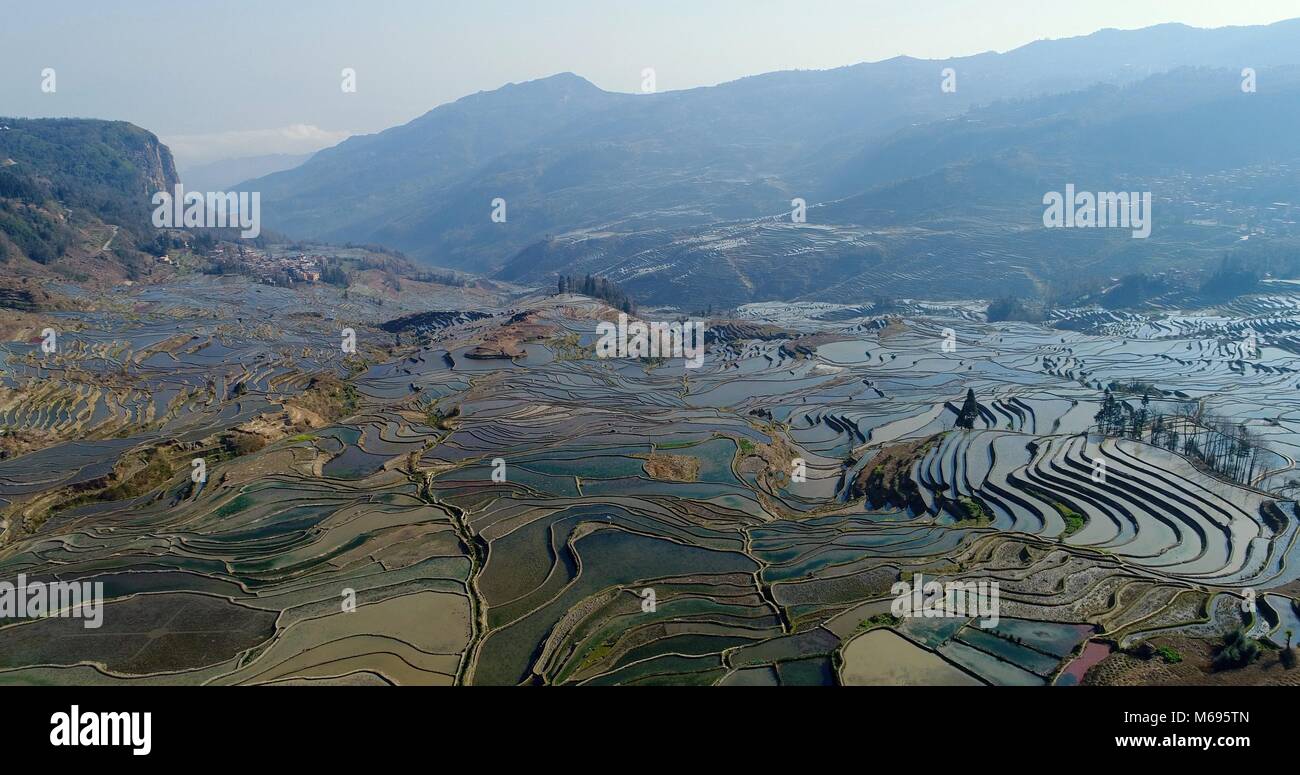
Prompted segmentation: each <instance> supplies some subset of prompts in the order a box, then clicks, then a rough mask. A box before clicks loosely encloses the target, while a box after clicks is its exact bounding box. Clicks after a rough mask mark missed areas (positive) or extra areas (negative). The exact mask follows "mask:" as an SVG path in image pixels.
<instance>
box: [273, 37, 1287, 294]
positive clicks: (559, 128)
mask: <svg viewBox="0 0 1300 775" xmlns="http://www.w3.org/2000/svg"><path fill="white" fill-rule="evenodd" d="M1246 63H1248V64H1249V65H1250V66H1252V67H1255V68H1257V69H1258V70H1260V71H1261V72H1264V71H1265V70H1267V69H1269V68H1276V67H1279V66H1283V65H1300V20H1296V21H1288V22H1281V23H1278V24H1274V25H1270V26H1267V27H1240V28H1224V29H1215V30H1201V29H1194V28H1190V27H1185V26H1182V25H1162V26H1158V27H1152V28H1148V29H1144V30H1135V31H1119V30H1104V31H1101V32H1098V33H1096V34H1094V35H1089V36H1086V37H1080V38H1072V39H1067V40H1053V41H1042V42H1039V43H1034V44H1031V45H1028V46H1024V47H1022V48H1019V49H1016V50H1014V51H1010V52H1007V53H1004V54H996V53H986V54H979V55H976V56H970V57H961V58H955V59H949V60H918V59H912V58H907V57H899V58H895V59H890V60H887V61H883V62H876V63H869V64H860V65H854V66H851V67H844V68H839V69H836V70H828V71H797V72H780V73H770V74H767V75H761V76H755V77H752V78H745V79H741V80H738V81H734V82H731V83H726V84H722V85H720V86H716V87H710V88H700V89H690V90H686V91H679V92H665V93H660V94H653V95H628V94H615V93H610V92H605V91H602V90H600V89H598V88H597V87H595V86H593V85H592V84H590V83H588V82H587V81H585V80H583V79H582V78H580V77H578V76H575V75H572V74H562V75H557V76H553V77H551V78H546V79H542V80H539V81H532V82H529V83H523V84H511V85H509V86H506V87H504V88H502V89H498V90H496V91H493V92H485V93H480V94H476V95H473V96H470V97H466V98H464V99H462V100H459V101H457V102H454V103H451V104H448V105H443V106H441V107H438V108H435V109H434V110H432V111H430V112H429V113H427V114H425V115H424V116H421V117H420V118H417V119H415V120H414V121H412V122H410V123H409V124H406V125H404V126H400V127H395V128H393V129H389V130H387V131H385V132H381V133H379V134H376V135H368V136H361V137H354V138H350V139H349V140H347V141H345V142H343V143H341V144H339V145H338V146H336V147H334V148H330V149H327V150H324V151H321V152H320V153H318V154H317V155H316V156H315V157H313V158H312V159H311V160H310V161H308V162H307V163H305V164H303V165H302V166H301V167H298V168H296V169H294V170H290V171H287V172H281V173H277V174H274V175H270V176H267V177H264V178H261V179H259V180H255V181H250V182H249V183H248V186H249V187H250V188H255V189H258V190H260V191H262V192H263V196H264V198H263V204H264V212H265V216H266V220H267V225H268V227H269V228H273V229H275V230H277V231H281V232H284V233H287V234H290V235H293V236H301V237H313V238H325V239H331V240H335V241H356V242H366V243H380V244H386V245H390V246H392V247H395V248H399V249H401V250H403V251H405V252H407V253H408V254H410V255H412V256H414V257H416V258H420V259H425V260H429V261H432V262H433V263H436V264H440V265H450V266H456V267H459V268H463V269H467V270H470V271H477V272H487V271H492V270H494V269H498V268H501V267H503V266H504V265H505V264H506V263H507V262H511V260H512V259H513V258H514V256H516V255H517V254H518V253H519V251H521V250H524V249H526V248H527V247H528V246H529V245H532V244H534V243H536V242H538V241H539V240H543V239H545V238H546V237H547V236H548V235H549V236H555V235H559V234H563V233H566V232H572V231H576V230H584V229H593V230H598V231H601V232H616V233H620V234H628V233H638V232H641V231H644V230H656V229H668V230H673V229H690V228H698V227H705V226H708V225H710V224H716V223H719V222H728V221H734V220H737V219H749V218H757V217H762V216H765V215H772V214H775V213H780V212H782V211H785V210H788V208H789V206H790V201H791V199H793V198H795V197H801V198H805V199H806V200H807V201H808V202H809V203H810V204H815V203H817V202H824V201H830V200H837V199H842V198H845V197H851V196H854V195H857V194H861V193H865V192H868V191H870V190H872V189H873V188H875V187H878V186H880V185H883V184H886V183H889V182H894V181H898V180H902V179H906V178H908V177H914V176H919V175H923V174H926V173H931V172H935V171H936V170H938V169H939V168H941V167H942V166H944V165H945V164H952V163H958V162H960V161H962V160H963V159H969V158H975V157H978V156H979V155H980V153H977V152H976V151H979V150H980V149H979V148H978V145H979V143H980V142H981V141H983V140H987V145H988V149H994V148H1007V147H1014V146H1016V145H1018V143H1019V141H1018V139H1017V138H1016V137H1014V136H1013V135H1014V130H1015V128H1016V127H1015V125H1014V124H1012V125H1011V127H1010V131H1003V132H1001V133H1000V134H997V135H996V136H995V135H988V136H987V137H985V136H983V135H981V134H980V133H979V132H978V131H975V130H972V131H970V132H963V133H961V135H962V137H961V139H960V141H956V142H957V144H956V145H954V146H952V147H946V148H940V149H939V150H940V151H942V153H938V154H932V153H931V148H930V147H929V146H927V145H926V144H927V143H932V142H934V141H935V139H936V137H937V138H939V139H944V138H946V137H947V132H948V131H949V129H955V128H960V126H961V124H960V119H959V118H958V117H962V116H964V115H966V114H967V112H968V111H970V110H971V109H972V108H977V107H980V106H996V105H998V104H999V103H1003V104H1006V103H1008V102H1010V101H1017V100H1026V99H1035V98H1039V97H1042V96H1044V95H1064V94H1070V93H1075V92H1080V91H1085V92H1086V91H1087V90H1089V89H1093V88H1094V87H1098V85H1103V86H1104V87H1105V88H1109V89H1111V90H1112V91H1113V92H1115V93H1116V94H1119V95H1120V98H1121V99H1130V98H1135V97H1136V96H1138V95H1135V94H1126V93H1125V92H1123V91H1116V90H1119V89H1121V87H1126V86H1128V85H1131V84H1135V83H1139V82H1142V81H1144V80H1145V79H1148V78H1150V77H1151V76H1153V75H1158V74H1161V73H1167V72H1171V71H1174V70H1177V69H1179V68H1187V67H1205V68H1216V69H1218V70H1219V71H1220V72H1222V73H1239V71H1240V68H1241V67H1242V66H1243V65H1244V64H1246ZM947 67H951V68H953V69H954V70H955V71H956V78H957V90H956V92H954V93H945V92H943V91H942V90H941V89H940V84H941V80H942V78H941V72H942V71H943V69H944V68H947ZM1224 77H1226V76H1224ZM1228 86H1229V87H1233V88H1235V87H1234V86H1233V84H1231V83H1229V84H1228ZM1152 88H1153V89H1156V90H1157V91H1159V87H1158V86H1157V87H1152ZM1261 93H1262V92H1261ZM1238 96H1240V94H1239V92H1238ZM1160 97H1161V98H1162V99H1169V98H1172V99H1174V102H1175V103H1178V102H1179V101H1180V100H1179V99H1178V98H1177V96H1176V95H1173V93H1172V92H1171V91H1169V90H1165V91H1163V92H1161V94H1160ZM1070 99H1073V98H1070ZM1058 107H1059V109H1061V110H1068V109H1069V108H1070V100H1069V99H1066V100H1064V101H1062V102H1061V103H1059V105H1058ZM1152 108H1153V109H1154V110H1155V111H1158V110H1161V109H1162V108H1160V106H1158V105H1152ZM990 115H993V114H990ZM945 119H952V122H947V121H944V120H945ZM1041 120H1042V121H1043V122H1044V123H1049V122H1050V119H1049V118H1046V117H1042V118H1041ZM936 122H938V123H936ZM922 125H926V126H929V127H930V128H931V133H932V134H931V135H930V136H927V137H919V136H911V137H910V142H911V143H912V144H911V145H910V146H907V148H906V150H907V152H908V156H907V158H904V159H894V158H892V157H888V158H884V157H882V156H881V153H880V151H881V149H882V148H884V147H886V146H887V145H888V144H889V143H891V142H897V141H899V138H900V136H902V137H903V138H904V139H907V133H908V132H910V131H911V130H912V129H914V128H915V127H917V126H922ZM1085 139H1086V138H1085ZM1102 139H1103V140H1104V139H1105V138H1102ZM1111 139H1114V140H1117V141H1118V140H1122V139H1123V138H1122V136H1121V135H1119V134H1115V133H1112V137H1111ZM1150 139H1151V143H1149V145H1152V146H1154V147H1156V148H1157V150H1162V151H1167V152H1168V153H1178V152H1181V151H1183V150H1189V148H1177V147H1167V146H1164V145H1162V144H1160V137H1159V135H1154V136H1152V137H1151V138H1150ZM1039 140H1040V142H1039V148H1041V149H1043V150H1047V149H1048V148H1049V146H1050V141H1049V140H1048V136H1047V135H1046V134H1040V137H1039ZM1099 142H1100V140H1099ZM898 147H899V148H902V147H903V146H898ZM988 149H985V150H988ZM1031 150H1032V149H1031ZM497 197H501V198H503V199H504V200H506V203H507V221H506V222H505V223H494V222H492V221H491V219H490V217H489V216H490V213H491V202H492V200H493V199H494V198H497ZM510 273H511V274H515V272H514V271H513V270H511V272H510Z"/></svg>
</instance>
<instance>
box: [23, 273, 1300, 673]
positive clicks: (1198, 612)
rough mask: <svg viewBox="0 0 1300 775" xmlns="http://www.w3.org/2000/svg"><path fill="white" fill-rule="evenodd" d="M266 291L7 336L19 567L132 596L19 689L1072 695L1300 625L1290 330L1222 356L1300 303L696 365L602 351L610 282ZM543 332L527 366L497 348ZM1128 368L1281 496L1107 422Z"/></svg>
mask: <svg viewBox="0 0 1300 775" xmlns="http://www.w3.org/2000/svg"><path fill="white" fill-rule="evenodd" d="M259 293H262V291H260V290H258V289H257V288H255V287H240V286H235V285H213V286H211V287H209V286H202V287H195V288H187V289H184V290H183V292H181V291H175V292H172V293H166V292H163V291H159V290H157V289H151V290H148V291H141V292H136V293H135V294H134V295H132V296H131V297H130V298H128V299H126V300H125V301H124V302H123V304H122V305H119V306H118V307H115V308H113V311H105V312H101V313H94V314H90V313H77V314H72V313H67V314H66V315H65V316H64V317H62V318H60V319H57V320H54V321H53V324H54V325H56V326H57V327H58V328H59V330H61V331H63V332H64V334H63V338H62V341H63V345H62V346H61V349H60V351H59V352H58V353H57V354H46V353H42V352H41V351H40V349H39V346H38V344H37V343H32V342H16V343H7V344H4V345H3V346H0V351H2V354H3V358H4V362H3V370H2V371H0V385H2V386H3V389H0V422H3V426H4V430H5V434H6V436H7V437H9V438H10V439H12V440H13V447H12V449H11V450H10V451H9V454H8V455H7V457H6V458H5V459H3V460H0V507H3V517H4V520H5V522H4V525H5V527H4V528H3V533H2V534H0V535H2V536H3V544H2V545H0V578H3V579H12V578H14V577H16V576H18V575H19V574H26V575H27V576H28V577H29V579H32V580H42V581H48V580H54V579H58V580H64V581H70V580H78V581H97V582H102V583H103V584H104V590H105V595H106V598H107V603H106V606H105V610H104V617H103V622H104V623H103V627H102V628H99V629H85V628H84V627H83V626H82V622H81V621H80V620H78V619H75V618H37V619H29V620H21V621H13V622H9V621H4V620H0V682H3V683H10V684H16V683H118V682H126V683H164V684H171V683H207V684H255V683H287V682H292V683H301V682H338V683H392V684H399V683H400V684H405V683H412V684H453V683H462V684H510V685H513V684H592V685H600V684H640V685H644V684H666V683H668V684H721V685H741V684H759V685H764V684H766V685H771V684H838V683H842V684H880V683H909V684H913V683H915V684H923V683H954V684H1048V683H1058V684H1069V683H1078V682H1080V681H1081V680H1083V674H1084V673H1085V672H1086V669H1087V666H1090V665H1092V664H1095V663H1096V662H1097V661H1099V660H1100V659H1101V658H1103V657H1104V656H1105V654H1106V653H1108V650H1109V649H1111V648H1128V647H1130V646H1131V645H1133V644H1135V643H1138V642H1141V641H1143V640H1145V639H1148V638H1151V637H1154V636H1156V635H1160V634H1169V633H1178V634H1182V635H1186V636H1188V637H1215V636H1218V635H1222V634H1223V633H1225V632H1227V631H1229V630H1231V629H1234V628H1236V627H1238V626H1246V627H1252V628H1257V629H1259V630H1260V632H1261V635H1262V636H1266V637H1270V638H1271V639H1273V640H1274V641H1277V640H1278V639H1281V640H1285V632H1286V630H1287V629H1289V628H1291V627H1292V625H1294V624H1296V622H1297V617H1296V611H1295V605H1294V600H1295V599H1296V597H1297V593H1298V592H1300V556H1298V554H1297V552H1300V549H1297V545H1296V526H1297V518H1296V511H1295V502H1294V497H1295V495H1296V491H1297V486H1300V482H1295V477H1296V476H1297V475H1296V474H1295V472H1294V471H1293V468H1294V463H1293V461H1294V460H1295V459H1296V456H1297V453H1298V452H1300V414H1297V410H1300V400H1297V398H1293V397H1300V358H1297V357H1296V356H1293V355H1292V354H1291V352H1290V348H1289V347H1288V346H1287V345H1286V342H1285V341H1281V340H1286V339H1287V337H1288V336H1289V335H1287V334H1286V333H1285V332H1286V331H1288V330H1289V329H1288V328H1287V327H1286V326H1285V325H1282V323H1280V322H1278V323H1277V324H1276V326H1275V327H1274V328H1272V329H1270V328H1268V327H1267V326H1262V325H1261V326H1260V327H1259V328H1258V329H1256V330H1258V331H1260V332H1261V336H1262V337H1263V345H1264V346H1263V347H1262V349H1261V351H1260V352H1259V353H1258V354H1257V357H1255V358H1245V357H1243V354H1242V353H1241V352H1239V351H1237V350H1235V349H1234V348H1232V347H1229V346H1227V345H1225V342H1226V341H1227V340H1228V339H1229V338H1231V336H1233V335H1234V334H1236V333H1239V332H1240V331H1241V330H1242V328H1241V325H1244V324H1242V321H1243V320H1245V319H1249V320H1254V321H1258V320H1260V319H1262V317H1267V318H1268V319H1270V320H1276V321H1282V320H1284V319H1285V320H1287V321H1292V320H1296V319H1300V305H1295V306H1286V305H1284V304H1282V302H1280V301H1277V300H1275V299H1273V298H1272V297H1263V298H1260V299H1258V300H1256V301H1255V302H1253V303H1254V304H1255V305H1256V306H1247V307H1239V308H1233V309H1228V310H1216V311H1212V314H1211V313H1210V312H1207V313H1204V314H1201V313H1187V314H1182V315H1169V316H1166V317H1163V318H1160V319H1138V318H1136V317H1119V316H1107V315H1104V314H1103V313H1098V312H1092V313H1088V314H1086V315H1085V314H1083V313H1080V314H1078V315H1076V316H1074V318H1072V321H1073V322H1072V324H1071V326H1070V327H1071V328H1072V329H1073V330H1065V329H1061V328H1048V327H1042V326H1035V325H1029V324H1023V323H1005V324H988V323H986V322H983V319H982V316H981V314H980V311H979V310H980V307H979V305H977V304H966V303H946V304H927V303H924V302H905V303H904V304H903V307H902V313H901V315H900V316H898V317H894V318H884V317H881V316H876V315H873V314H872V309H871V305H870V304H863V305H860V306H845V305H827V304H813V303H809V304H799V303H793V304H774V303H767V304H761V305H752V306H750V307H746V308H742V309H741V310H740V313H739V315H738V316H737V321H739V322H745V323H753V324H762V325H765V326H769V327H770V328H769V333H770V335H764V336H762V337H757V336H753V335H746V334H745V333H744V332H745V331H746V330H749V329H745V328H743V327H742V326H739V325H733V326H732V327H731V328H730V329H727V330H729V331H730V332H731V333H728V334H726V335H725V336H724V335H721V334H720V335H719V336H718V337H716V338H715V339H714V340H713V344H712V345H711V347H710V348H709V351H708V353H707V357H706V358H705V362H704V365H703V367H702V368H700V369H689V370H688V369H685V368H684V367H683V365H682V362H681V361H680V360H677V361H674V360H672V359H669V360H667V361H665V362H643V361H636V360H628V359H621V360H620V359H601V358H597V357H595V353H594V350H593V348H592V345H593V343H594V342H595V340H596V324H597V322H598V320H599V319H600V318H601V317H602V316H605V317H608V316H609V315H610V314H611V311H610V310H608V309H607V308H604V307H603V305H601V304H599V303H598V302H595V301H592V300H590V299H586V298H584V297H579V296H573V295H567V296H560V297H557V296H542V295H537V296H532V297H526V298H522V299H515V300H513V301H512V302H509V303H507V302H506V301H504V300H502V301H501V303H500V304H499V305H498V306H496V307H493V308H476V309H475V310H474V311H475V313H476V314H462V315H448V316H446V320H445V322H446V325H444V326H442V327H440V328H435V329H434V330H432V331H428V330H425V331H421V332H420V335H419V336H407V337H405V338H403V337H402V336H401V335H400V334H396V335H395V334H394V333H392V332H390V331H387V330H384V329H381V328H380V327H379V326H380V324H382V323H383V322H385V321H387V320H390V319H391V318H393V317H395V316H396V315H397V314H400V313H401V312H403V311H409V309H398V308H395V307H394V306H393V305H392V304H389V305H387V306H386V307H385V308H383V309H379V308H377V307H376V306H375V305H371V304H366V303H358V302H357V301H356V300H352V301H348V300H346V299H344V298H342V297H340V296H338V295H329V294H328V293H323V292H322V293H321V294H320V295H319V296H318V297H317V298H314V299H313V300H312V303H311V304H310V305H304V303H303V301H302V300H301V299H297V300H292V303H286V302H288V301H291V300H288V299H285V298H281V297H279V296H278V294H283V293H295V292H289V291H274V290H273V289H269V288H268V289H266V290H265V293H267V294H275V295H276V296H275V297H274V298H268V299H261V300H259V299H257V298H256V297H257V295H258V294H259ZM296 293H301V292H296ZM438 301H441V302H445V304H444V305H443V308H444V309H448V310H450V309H464V308H465V305H464V304H458V302H464V299H458V298H455V297H454V294H451V293H450V292H449V297H448V298H447V299H445V300H438ZM425 303H426V304H427V303H429V302H428V300H425ZM124 309H126V310H127V311H123V310H124ZM304 309H310V310H311V311H312V312H313V313H314V314H302V312H303V310H304ZM525 311H526V312H528V313H529V317H528V318H527V320H528V322H527V325H528V326H529V327H530V328H529V329H528V331H529V333H528V334H527V336H524V337H523V340H522V346H523V349H524V353H525V354H524V355H522V356H519V357H514V358H505V357H498V358H490V357H489V358H485V357H482V355H481V351H477V350H476V349H475V348H478V347H480V346H481V345H483V344H484V342H487V341H498V340H497V339H494V338H493V337H499V336H502V335H503V333H502V332H509V331H512V330H514V329H512V328H511V326H518V325H520V323H519V320H520V317H519V313H521V312H525ZM478 313H481V314H478ZM642 314H643V316H644V317H647V318H648V319H654V318H653V315H654V313H653V312H643V313H642ZM665 314H668V313H665ZM439 319H440V320H442V318H439ZM1287 325H1290V323H1289V322H1288V323H1287ZM344 326H352V327H355V328H356V330H357V332H358V352H357V353H355V354H350V353H343V352H341V350H340V348H339V344H338V341H339V334H338V332H339V329H340V328H342V327H344ZM390 328H391V326H390ZM945 329H949V330H950V331H951V333H952V336H951V337H949V336H948V335H947V334H946V333H945ZM715 330H717V331H723V327H722V326H721V325H719V326H717V327H715ZM1270 331H1272V332H1275V333H1277V334H1278V336H1279V337H1281V340H1279V341H1272V340H1270V339H1269V338H1268V337H1269V336H1272V335H1273V334H1272V333H1268V332H1270ZM736 332H740V333H736ZM751 333H752V332H751ZM814 337H815V338H814ZM800 340H803V341H802V342H800ZM945 342H953V343H955V344H953V345H952V346H945ZM1134 382H1138V383H1147V384H1151V385H1154V386H1156V387H1158V388H1159V390H1160V391H1161V392H1160V393H1159V394H1158V395H1157V397H1156V398H1155V399H1154V401H1153V402H1152V403H1153V404H1155V405H1156V406H1160V405H1163V404H1169V405H1173V404H1177V403H1180V402H1181V403H1186V402H1196V401H1199V402H1201V404H1202V405H1203V406H1205V407H1208V408H1212V409H1213V410H1214V411H1215V412H1216V413H1217V414H1219V415H1221V416H1224V417H1228V418H1231V419H1232V420H1233V421H1234V422H1236V423H1241V424H1245V425H1247V426H1248V427H1249V428H1250V429H1251V430H1252V431H1254V432H1256V433H1257V434H1258V435H1259V436H1261V437H1263V438H1265V439H1266V441H1267V447H1268V454H1267V457H1266V459H1265V460H1264V464H1263V468H1261V470H1260V471H1259V473H1258V476H1256V477H1255V478H1254V479H1253V480H1252V481H1251V482H1250V483H1248V484H1234V483H1231V482H1229V481H1227V480H1224V479H1221V478H1219V477H1217V476H1216V475H1214V474H1212V473H1210V472H1207V471H1206V470H1204V468H1203V467H1202V466H1200V465H1198V464H1197V463H1196V462H1195V461H1193V460H1192V459H1190V458H1188V457H1187V456H1185V455H1183V454H1180V453H1179V452H1176V451H1171V450H1168V449H1165V448H1162V447H1158V446H1155V445H1152V444H1149V443H1145V442H1143V441H1138V440H1134V439H1129V438H1114V437H1111V436H1103V435H1100V434H1099V433H1098V429H1097V428H1096V420H1095V419H1094V418H1095V416H1096V415H1097V413H1098V410H1099V409H1100V407H1101V401H1102V391H1101V390H1100V389H1099V387H1098V385H1107V384H1111V383H1125V384H1127V383H1134ZM968 390H971V391H973V392H974V395H975V396H976V399H977V403H978V407H977V416H976V417H975V418H974V420H973V422H972V427H971V428H969V429H964V428H958V427H957V420H958V417H959V414H960V410H961V407H962V404H963V400H964V398H965V396H966V394H967V391H968ZM1122 398H1123V400H1127V401H1130V402H1136V400H1137V399H1136V397H1135V396H1127V397H1122ZM249 436H257V437H258V442H257V443H256V444H245V443H243V442H241V441H240V439H245V440H246V438H247V437H249ZM231 439H234V441H231ZM195 457H198V458H203V459H204V460H205V461H206V465H207V478H206V480H205V481H202V482H196V481H194V480H193V479H192V477H191V475H190V473H191V468H190V464H189V463H190V459H191V458H195ZM797 462H802V464H803V465H802V472H803V474H804V475H803V476H795V475H794V474H793V472H794V471H795V469H796V464H797ZM1099 467H1101V468H1102V469H1103V470H1104V471H1105V475H1104V477H1098V476H1096V471H1097V470H1098V468H1099ZM884 470H891V471H893V470H896V472H897V475H896V476H894V477H893V478H892V479H889V480H888V481H886V482H885V483H884V484H883V485H882V484H881V483H880V481H879V477H875V479H874V480H873V476H875V475H876V474H877V473H878V472H880V471H884ZM873 481H874V484H873ZM1293 482H1295V483H1293ZM972 504H973V505H972ZM972 508H974V509H976V512H977V513H975V514H973V513H972V512H971V511H970V509H972ZM915 574H923V575H924V576H926V577H927V578H932V579H935V580H938V581H941V582H953V581H996V582H997V583H998V584H999V588H1000V591H1001V599H1000V619H999V621H998V623H997V624H996V625H994V626H991V627H988V626H982V623H981V622H979V621H977V617H975V616H947V617H940V618H903V619H898V618H897V617H894V618H883V617H886V615H888V614H889V613H890V611H891V603H892V602H893V601H894V600H895V598H896V596H895V594H894V593H892V592H891V587H892V586H893V585H894V584H895V583H896V582H898V581H899V580H900V579H902V580H907V579H911V578H913V576H914V575H915ZM1251 594H1253V595H1255V597H1256V598H1257V599H1258V600H1260V601H1261V606H1260V609H1259V611H1258V613H1256V614H1249V613H1243V612H1242V609H1241V606H1240V605H1239V604H1240V602H1241V601H1242V600H1243V599H1245V598H1246V597H1247V596H1248V595H1251ZM1081 666H1082V667H1081Z"/></svg>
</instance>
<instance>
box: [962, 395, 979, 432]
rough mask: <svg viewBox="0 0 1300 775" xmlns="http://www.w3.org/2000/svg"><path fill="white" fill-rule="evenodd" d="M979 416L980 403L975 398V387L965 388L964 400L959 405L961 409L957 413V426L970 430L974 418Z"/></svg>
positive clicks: (973, 423)
mask: <svg viewBox="0 0 1300 775" xmlns="http://www.w3.org/2000/svg"><path fill="white" fill-rule="evenodd" d="M979 416H980V405H979V402H978V401H976V400H975V389H974V388H966V401H965V402H964V403H962V405H961V411H960V412H958V413H957V427H958V428H966V429H967V430H970V429H971V428H974V427H975V420H976V418H978V417H979Z"/></svg>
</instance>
